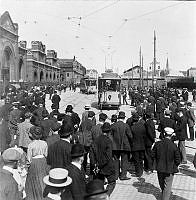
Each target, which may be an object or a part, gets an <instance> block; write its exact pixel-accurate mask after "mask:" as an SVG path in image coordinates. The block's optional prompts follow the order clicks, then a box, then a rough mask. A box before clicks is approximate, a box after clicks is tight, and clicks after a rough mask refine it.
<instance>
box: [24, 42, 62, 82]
mask: <svg viewBox="0 0 196 200" xmlns="http://www.w3.org/2000/svg"><path fill="white" fill-rule="evenodd" d="M23 43H24V44H26V41H23ZM26 81H28V82H39V83H44V82H45V83H48V82H53V83H58V82H59V81H60V68H59V67H58V64H57V53H56V52H55V51H54V50H47V53H46V46H45V45H43V44H42V42H40V41H32V42H31V48H30V49H28V50H27V79H26Z"/></svg>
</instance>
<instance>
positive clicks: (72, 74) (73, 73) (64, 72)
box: [58, 57, 86, 84]
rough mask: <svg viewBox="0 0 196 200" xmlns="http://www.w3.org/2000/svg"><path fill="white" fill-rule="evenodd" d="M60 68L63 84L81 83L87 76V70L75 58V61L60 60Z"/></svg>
mask: <svg viewBox="0 0 196 200" xmlns="http://www.w3.org/2000/svg"><path fill="white" fill-rule="evenodd" d="M58 64H59V67H60V77H61V78H60V79H61V82H63V83H67V84H70V83H76V84H78V83H80V80H81V78H82V77H84V75H85V74H86V68H85V67H84V66H83V65H82V64H81V63H79V62H78V61H77V60H76V59H75V57H74V58H73V59H58Z"/></svg>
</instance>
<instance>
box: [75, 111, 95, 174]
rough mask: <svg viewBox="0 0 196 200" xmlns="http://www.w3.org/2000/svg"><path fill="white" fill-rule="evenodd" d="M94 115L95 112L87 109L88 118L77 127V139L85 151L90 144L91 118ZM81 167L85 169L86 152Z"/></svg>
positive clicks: (88, 148) (88, 149)
mask: <svg viewBox="0 0 196 200" xmlns="http://www.w3.org/2000/svg"><path fill="white" fill-rule="evenodd" d="M94 116H95V113H94V112H93V111H91V110H90V111H88V118H87V119H85V120H84V121H82V123H81V125H80V128H79V133H78V137H79V138H78V140H79V143H80V144H82V145H84V149H85V151H86V152H87V153H89V151H90V146H91V144H92V132H91V130H92V128H93V126H95V124H94V122H93V118H94ZM83 167H84V170H85V171H86V167H87V154H85V156H84V162H83Z"/></svg>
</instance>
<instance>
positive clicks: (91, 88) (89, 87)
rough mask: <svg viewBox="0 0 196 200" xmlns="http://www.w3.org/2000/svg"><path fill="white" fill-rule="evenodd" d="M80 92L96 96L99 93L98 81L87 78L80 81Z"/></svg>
mask: <svg viewBox="0 0 196 200" xmlns="http://www.w3.org/2000/svg"><path fill="white" fill-rule="evenodd" d="M80 92H81V93H84V94H95V93H96V92H97V79H95V78H90V77H89V76H85V77H84V78H82V79H81V80H80Z"/></svg>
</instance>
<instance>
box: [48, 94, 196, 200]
mask: <svg viewBox="0 0 196 200" xmlns="http://www.w3.org/2000/svg"><path fill="white" fill-rule="evenodd" d="M61 99H62V100H61V103H60V112H64V110H65V108H66V106H67V104H73V105H74V111H75V112H77V113H78V114H79V115H80V116H81V114H82V112H83V111H84V106H85V105H86V104H93V103H94V102H96V101H97V98H96V95H85V94H80V93H79V91H76V92H75V93H74V92H73V91H69V90H68V91H67V92H66V93H63V92H62V94H61ZM50 106H51V101H49V100H48V96H47V103H46V107H47V109H49V110H51V108H50ZM92 110H93V111H94V112H95V113H96V114H97V115H96V118H97V117H98V114H99V112H100V111H99V110H97V109H95V108H92ZM120 110H122V111H124V112H125V113H126V116H127V117H129V116H130V111H131V108H130V106H121V108H120ZM104 112H105V113H106V114H108V116H109V118H110V116H111V115H112V114H114V113H116V111H104ZM97 119H98V118H97ZM186 145H187V146H189V147H193V148H196V141H187V142H186ZM195 152H196V150H195V149H192V148H187V155H188V160H189V165H187V166H185V168H186V167H188V168H189V167H190V166H191V161H192V158H193V155H194V153H195ZM194 174H196V172H194ZM128 176H129V177H131V179H130V180H128V181H120V180H118V181H117V185H116V188H115V190H114V192H113V193H112V195H111V198H110V199H111V200H121V199H122V200H131V199H133V200H137V199H138V200H142V199H144V200H148V199H149V200H154V199H157V200H159V199H160V188H159V184H158V179H157V174H156V172H154V173H152V174H150V175H147V174H144V179H145V182H140V181H138V179H137V178H136V177H133V176H132V175H131V174H128ZM171 199H172V200H196V178H195V177H193V173H190V172H189V171H186V170H183V171H181V173H180V172H179V173H178V174H176V175H175V177H174V181H173V185H172V196H171Z"/></svg>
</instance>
